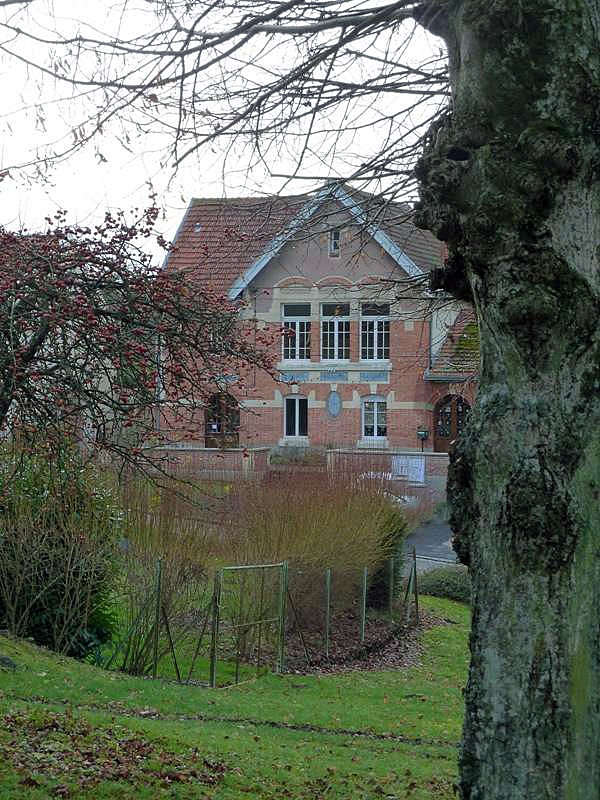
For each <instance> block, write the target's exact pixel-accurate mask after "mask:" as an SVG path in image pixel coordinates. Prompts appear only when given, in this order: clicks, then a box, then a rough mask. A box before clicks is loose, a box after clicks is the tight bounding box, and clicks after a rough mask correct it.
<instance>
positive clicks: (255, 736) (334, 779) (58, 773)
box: [0, 597, 469, 800]
mask: <svg viewBox="0 0 600 800" xmlns="http://www.w3.org/2000/svg"><path fill="white" fill-rule="evenodd" d="M422 602H423V605H424V607H426V608H427V609H428V610H429V611H431V612H433V613H435V614H437V615H438V616H440V617H443V618H445V619H446V620H448V621H449V624H447V625H441V626H438V627H435V628H432V629H430V630H427V631H425V632H424V634H423V640H422V641H423V645H424V650H423V656H422V660H421V664H420V665H419V666H418V667H415V668H411V669H408V670H398V671H395V672H377V673H375V672H362V673H361V672H354V673H348V674H342V675H335V676H329V675H328V676H305V675H286V676H283V677H278V676H275V675H269V676H266V677H262V678H260V679H259V680H255V681H252V682H248V683H245V684H241V685H239V686H235V687H229V688H225V689H216V690H209V689H204V688H200V687H193V686H178V685H176V684H172V683H166V682H163V681H151V680H144V679H136V678H130V677H126V676H123V675H120V674H115V673H107V672H104V671H102V670H100V669H97V668H95V667H92V666H89V665H86V664H82V663H79V662H76V661H73V660H71V659H66V658H59V657H57V656H55V655H53V654H51V653H49V652H48V651H45V650H40V649H38V648H36V647H34V646H32V645H28V644H23V643H21V642H15V641H13V640H10V639H5V638H2V637H0V653H2V654H3V655H5V656H9V657H10V658H12V659H13V660H14V661H15V662H17V664H18V668H17V669H16V670H15V671H10V670H8V671H7V670H0V797H1V798H2V800H12V799H13V798H19V799H20V798H39V799H40V800H41V799H42V798H51V797H69V798H71V797H72V798H88V797H89V798H106V799H108V798H111V800H112V799H113V798H114V799H115V800H121V799H123V800H126V799H127V800H130V799H131V798H136V800H142V799H143V798H163V797H164V798H219V799H221V798H222V800H236V799H237V798H246V799H248V798H264V799H265V800H267V799H269V800H275V798H297V799H298V800H301V799H303V800H304V799H306V800H317V798H336V800H337V799H339V800H362V799H363V798H364V799H365V800H366V799H367V798H390V799H391V798H395V799H397V800H399V799H400V798H414V800H422V799H424V798H433V799H434V800H450V798H454V797H455V795H454V793H453V788H452V785H453V783H454V780H455V776H456V757H457V749H456V745H457V743H458V740H459V737H460V728H461V723H462V714H463V700H462V687H463V686H464V682H465V677H466V668H467V636H468V627H469V611H468V609H467V608H466V607H465V606H462V605H459V604H457V603H452V602H450V601H444V600H440V599H438V598H425V597H423V598H422Z"/></svg>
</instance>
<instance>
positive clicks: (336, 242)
mask: <svg viewBox="0 0 600 800" xmlns="http://www.w3.org/2000/svg"><path fill="white" fill-rule="evenodd" d="M339 256H340V232H339V231H329V257H330V258H339Z"/></svg>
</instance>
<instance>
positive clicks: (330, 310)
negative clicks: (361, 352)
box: [321, 303, 350, 361]
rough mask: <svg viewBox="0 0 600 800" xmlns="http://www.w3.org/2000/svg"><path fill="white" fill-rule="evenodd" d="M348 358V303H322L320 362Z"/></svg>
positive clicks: (346, 359) (345, 359)
mask: <svg viewBox="0 0 600 800" xmlns="http://www.w3.org/2000/svg"><path fill="white" fill-rule="evenodd" d="M349 358H350V303H323V306H322V308H321V360H322V361H348V360H349Z"/></svg>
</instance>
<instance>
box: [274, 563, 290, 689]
mask: <svg viewBox="0 0 600 800" xmlns="http://www.w3.org/2000/svg"><path fill="white" fill-rule="evenodd" d="M287 593H288V562H287V561H284V562H283V563H282V565H281V575H280V579H279V636H278V642H277V665H276V668H277V672H278V673H279V674H281V673H282V672H283V670H284V666H285V601H286V599H287Z"/></svg>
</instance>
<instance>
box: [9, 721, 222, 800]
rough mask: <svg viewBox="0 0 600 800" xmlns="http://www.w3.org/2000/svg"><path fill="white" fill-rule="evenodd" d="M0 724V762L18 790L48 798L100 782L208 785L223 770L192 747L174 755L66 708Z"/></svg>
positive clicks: (118, 726)
mask: <svg viewBox="0 0 600 800" xmlns="http://www.w3.org/2000/svg"><path fill="white" fill-rule="evenodd" d="M0 726H1V731H2V734H1V739H0V762H3V763H5V764H10V765H11V766H12V767H13V768H14V769H15V770H16V771H17V772H18V773H19V774H20V775H21V776H22V778H21V781H20V783H21V785H22V786H24V787H30V788H36V787H40V788H42V789H45V790H46V791H47V793H48V796H49V797H71V796H72V795H73V796H74V795H76V794H78V793H79V792H80V791H81V790H82V789H88V788H92V787H94V786H96V785H98V784H99V783H101V782H103V781H122V782H126V783H129V784H134V785H135V786H138V787H139V786H142V785H143V786H148V787H152V786H155V787H166V786H170V785H181V784H191V785H197V786H201V785H203V786H213V785H215V784H216V783H218V782H219V781H220V779H221V778H222V776H223V774H224V772H225V767H224V765H223V764H222V763H220V762H214V761H208V760H207V759H206V758H203V756H202V755H201V754H200V753H199V752H198V751H197V750H195V749H194V750H190V751H188V752H185V753H181V754H178V753H173V752H171V751H168V750H165V749H164V748H163V747H161V746H160V745H159V744H158V743H156V742H152V741H149V740H147V739H145V738H143V737H141V736H139V735H136V734H135V733H134V732H132V731H131V730H130V729H128V728H125V727H122V726H120V725H117V724H114V725H111V726H109V727H106V728H99V727H97V726H95V725H92V724H91V723H90V722H88V721H87V720H85V719H83V718H79V717H74V716H73V714H72V713H70V711H69V710H66V711H64V712H52V713H51V712H47V711H43V710H40V711H39V712H36V711H17V712H13V713H9V714H4V715H2V716H0ZM194 796H196V795H195V794H194ZM197 796H198V797H200V796H201V795H197Z"/></svg>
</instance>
